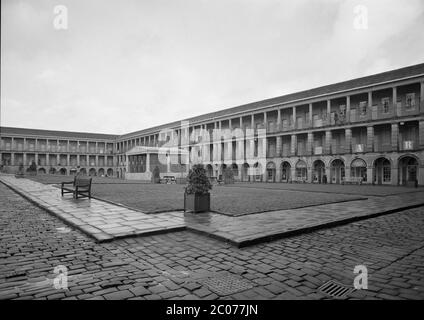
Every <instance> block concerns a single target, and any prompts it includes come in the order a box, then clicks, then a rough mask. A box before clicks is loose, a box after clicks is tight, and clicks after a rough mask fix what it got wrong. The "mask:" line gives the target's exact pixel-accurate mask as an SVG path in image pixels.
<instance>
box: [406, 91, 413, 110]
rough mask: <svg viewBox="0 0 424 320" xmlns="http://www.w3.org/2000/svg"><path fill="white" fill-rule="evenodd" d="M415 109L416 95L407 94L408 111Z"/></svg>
mask: <svg viewBox="0 0 424 320" xmlns="http://www.w3.org/2000/svg"><path fill="white" fill-rule="evenodd" d="M414 108H415V93H408V94H406V109H414Z"/></svg>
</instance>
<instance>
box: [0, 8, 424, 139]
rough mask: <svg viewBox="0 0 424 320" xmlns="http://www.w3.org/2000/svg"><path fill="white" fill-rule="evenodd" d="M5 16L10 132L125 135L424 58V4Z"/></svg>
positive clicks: (15, 12) (5, 102)
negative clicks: (64, 18) (58, 22)
mask: <svg viewBox="0 0 424 320" xmlns="http://www.w3.org/2000/svg"><path fill="white" fill-rule="evenodd" d="M57 5H64V6H65V7H66V8H67V9H68V12H67V13H68V28H67V29H60V30H58V29H55V28H54V24H53V22H54V20H55V17H56V18H57V16H58V14H55V13H54V7H55V6H57ZM358 5H364V6H365V7H366V8H367V10H368V28H367V29H358V28H355V26H358V22H359V23H362V24H360V26H365V24H364V21H365V20H364V19H362V18H363V15H360V13H358V12H357V11H355V8H356V7H357V6H358ZM361 12H363V11H361ZM1 15H2V17H1V119H0V123H1V125H3V126H16V127H28V128H40V129H56V130H69V131H88V132H101V133H116V134H120V133H128V132H131V131H136V130H140V129H144V128H148V127H151V126H154V125H159V124H164V123H166V122H170V121H175V120H181V119H184V118H187V117H191V116H196V115H199V114H203V113H207V112H212V111H216V110H221V109H225V108H228V107H232V106H237V105H240V104H244V103H249V102H253V101H257V100H262V99H266V98H271V97H274V96H279V95H283V94H286V93H291V92H295V91H299V90H304V89H309V88H311V87H316V86H321V85H325V84H329V83H333V82H338V81H343V80H348V79H351V78H354V77H360V76H364V75H369V74H372V73H377V72H382V71H387V70H390V69H396V68H400V67H404V66H408V65H412V64H416V63H422V62H424V32H423V30H424V1H422V0H406V1H399V0H381V1H377V0H372V1H365V0H364V1H336V0H321V1H318V0H296V1H282V0H149V1H147V0H137V1H135V0H134V1H132V0H123V1H115V0H114V1H112V0H110V1H108V0H101V1H100V0H99V1H96V0H84V1H82V0H72V1H71V0H55V1H50V0H45V1H42V0H26V1H19V0H2V1H1ZM62 26H63V25H62Z"/></svg>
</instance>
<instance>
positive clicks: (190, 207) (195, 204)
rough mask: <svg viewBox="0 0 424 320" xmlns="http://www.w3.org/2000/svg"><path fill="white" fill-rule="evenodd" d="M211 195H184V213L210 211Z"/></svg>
mask: <svg viewBox="0 0 424 320" xmlns="http://www.w3.org/2000/svg"><path fill="white" fill-rule="evenodd" d="M210 197H211V195H210V193H208V194H187V193H184V212H185V211H191V212H193V213H198V212H205V211H210V203H211V198H210Z"/></svg>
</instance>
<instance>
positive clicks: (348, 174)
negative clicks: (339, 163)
mask: <svg viewBox="0 0 424 320" xmlns="http://www.w3.org/2000/svg"><path fill="white" fill-rule="evenodd" d="M349 164H350V163H345V180H346V181H350V166H349Z"/></svg>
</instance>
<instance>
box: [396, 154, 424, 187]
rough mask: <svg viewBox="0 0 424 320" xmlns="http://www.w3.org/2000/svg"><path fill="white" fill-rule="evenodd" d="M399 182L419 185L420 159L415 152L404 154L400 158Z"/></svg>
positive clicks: (407, 184)
mask: <svg viewBox="0 0 424 320" xmlns="http://www.w3.org/2000/svg"><path fill="white" fill-rule="evenodd" d="M398 168H399V178H398V181H399V184H400V185H404V186H409V187H413V186H418V179H419V170H420V159H419V158H418V157H417V156H415V155H414V154H406V155H402V156H400V157H399V158H398Z"/></svg>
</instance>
